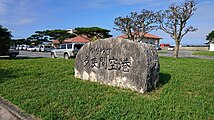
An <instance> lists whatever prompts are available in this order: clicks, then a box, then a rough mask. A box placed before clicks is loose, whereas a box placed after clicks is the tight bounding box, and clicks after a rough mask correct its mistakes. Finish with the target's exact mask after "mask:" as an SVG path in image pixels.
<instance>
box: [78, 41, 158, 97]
mask: <svg viewBox="0 0 214 120" xmlns="http://www.w3.org/2000/svg"><path fill="white" fill-rule="evenodd" d="M159 67H160V66H159V59H158V55H157V52H156V50H155V47H154V46H153V45H150V44H145V43H138V42H133V41H131V40H126V39H119V38H108V39H101V40H97V41H94V42H90V43H87V44H85V45H84V46H83V47H82V48H81V49H80V51H79V52H78V54H77V56H76V61H75V77H77V78H80V79H83V80H90V81H93V82H99V83H103V84H107V85H112V86H118V87H122V88H129V89H131V90H134V91H139V92H141V93H144V92H147V91H150V90H152V89H154V88H155V87H156V84H157V82H158V81H159V69H160V68H159Z"/></svg>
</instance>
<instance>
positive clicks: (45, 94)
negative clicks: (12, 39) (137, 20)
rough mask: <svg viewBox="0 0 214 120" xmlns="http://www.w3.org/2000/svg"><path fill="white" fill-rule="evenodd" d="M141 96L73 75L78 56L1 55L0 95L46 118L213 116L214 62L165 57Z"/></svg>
mask: <svg viewBox="0 0 214 120" xmlns="http://www.w3.org/2000/svg"><path fill="white" fill-rule="evenodd" d="M160 64H161V71H160V87H159V88H158V89H157V90H155V91H153V92H150V93H147V94H141V93H138V92H133V91H130V90H127V89H121V88H115V87H110V86H107V85H100V84H98V83H92V82H89V81H83V80H79V79H76V78H74V67H73V65H74V60H64V59H48V58H40V59H15V60H9V59H0V96H2V97H4V98H5V99H7V100H9V101H10V102H12V103H14V104H16V105H17V106H19V107H20V108H21V109H23V110H24V111H26V112H27V113H30V114H34V115H35V116H37V117H39V118H41V119H44V120H56V119H68V120H71V119H74V120H75V119H79V120H82V119H127V120H134V119H141V120H142V119H146V120H147V119H163V120H165V119H194V120H197V119H198V120H206V119H214V68H213V66H214V60H205V59H190V58H188V59H187V58H179V59H173V58H166V57H161V58H160Z"/></svg>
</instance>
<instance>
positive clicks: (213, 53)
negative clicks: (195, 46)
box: [193, 51, 214, 56]
mask: <svg viewBox="0 0 214 120" xmlns="http://www.w3.org/2000/svg"><path fill="white" fill-rule="evenodd" d="M193 55H201V56H214V52H213V51H197V52H194V53H193Z"/></svg>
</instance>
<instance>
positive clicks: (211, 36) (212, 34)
mask: <svg viewBox="0 0 214 120" xmlns="http://www.w3.org/2000/svg"><path fill="white" fill-rule="evenodd" d="M206 40H208V41H209V42H214V31H212V32H210V33H209V34H208V35H207V36H206Z"/></svg>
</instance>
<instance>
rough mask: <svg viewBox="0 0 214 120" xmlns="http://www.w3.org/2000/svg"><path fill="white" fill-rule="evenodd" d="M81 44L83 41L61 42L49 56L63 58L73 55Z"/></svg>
mask: <svg viewBox="0 0 214 120" xmlns="http://www.w3.org/2000/svg"><path fill="white" fill-rule="evenodd" d="M83 45H84V43H68V44H61V45H60V46H59V47H58V48H57V49H54V50H52V51H51V57H52V58H57V57H58V58H65V59H69V58H72V57H75V56H76V55H77V52H78V51H79V50H80V48H81V47H82V46H83Z"/></svg>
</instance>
